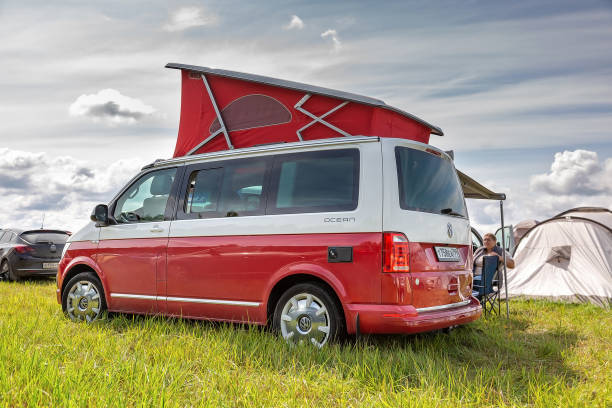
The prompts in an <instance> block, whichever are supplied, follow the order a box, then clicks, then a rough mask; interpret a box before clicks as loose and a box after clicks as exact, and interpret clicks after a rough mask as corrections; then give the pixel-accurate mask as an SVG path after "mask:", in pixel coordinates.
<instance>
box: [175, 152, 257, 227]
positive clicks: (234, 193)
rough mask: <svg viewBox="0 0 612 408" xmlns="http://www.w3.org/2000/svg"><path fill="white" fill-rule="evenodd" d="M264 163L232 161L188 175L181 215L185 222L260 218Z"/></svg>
mask: <svg viewBox="0 0 612 408" xmlns="http://www.w3.org/2000/svg"><path fill="white" fill-rule="evenodd" d="M266 167H267V161H266V160H234V161H231V162H225V163H223V164H222V167H216V168H208V169H202V170H196V171H193V172H192V173H191V174H190V175H189V182H188V184H187V192H186V196H185V200H184V208H183V212H184V214H185V215H186V216H187V218H218V217H237V216H241V215H257V214H262V213H263V209H264V206H265V202H264V200H263V198H262V197H263V195H262V193H263V185H264V178H265V175H266Z"/></svg>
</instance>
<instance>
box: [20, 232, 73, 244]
mask: <svg viewBox="0 0 612 408" xmlns="http://www.w3.org/2000/svg"><path fill="white" fill-rule="evenodd" d="M21 238H23V239H25V240H26V241H28V242H30V243H32V244H36V243H39V242H41V243H42V242H44V243H47V242H52V243H54V244H65V243H66V240H67V239H68V234H63V233H57V232H27V233H24V234H21Z"/></svg>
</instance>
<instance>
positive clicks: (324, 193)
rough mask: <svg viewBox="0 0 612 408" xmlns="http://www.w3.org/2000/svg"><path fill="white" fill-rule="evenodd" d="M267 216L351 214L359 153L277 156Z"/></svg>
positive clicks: (345, 151) (356, 194) (348, 150)
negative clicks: (284, 214) (331, 212)
mask: <svg viewBox="0 0 612 408" xmlns="http://www.w3.org/2000/svg"><path fill="white" fill-rule="evenodd" d="M274 179H275V184H274V188H273V197H272V200H271V201H272V206H271V208H270V206H269V208H268V213H271V214H283V213H300V212H327V211H351V210H354V209H355V208H357V198H358V195H359V194H358V193H359V150H357V149H344V150H331V151H319V152H307V153H298V154H289V155H283V156H280V157H279V158H278V159H277V164H276V165H275V175H274Z"/></svg>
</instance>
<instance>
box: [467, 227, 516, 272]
mask: <svg viewBox="0 0 612 408" xmlns="http://www.w3.org/2000/svg"><path fill="white" fill-rule="evenodd" d="M482 240H483V242H484V246H481V247H480V248H478V249H477V250H476V252H474V266H473V269H472V272H473V273H474V276H480V275H482V264H483V257H485V256H497V257H498V258H499V261H498V263H497V273H496V274H495V275H496V277H497V276H498V275H499V271H500V266H501V265H502V264H503V262H504V257H503V252H502V251H503V250H502V248H501V247H499V246H498V245H497V244H496V243H497V239H496V238H495V235H493V234H491V233H490V232H489V233H486V234H485V235H484V237H483V239H482ZM506 266H507V267H508V268H510V269H513V268H514V259H512V256H511V255H510V253H509V252H508V251H506Z"/></svg>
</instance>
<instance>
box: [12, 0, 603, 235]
mask: <svg viewBox="0 0 612 408" xmlns="http://www.w3.org/2000/svg"><path fill="white" fill-rule="evenodd" d="M0 39H1V40H0V61H1V63H0V195H1V196H2V207H1V208H2V209H1V210H0V227H7V226H12V227H20V228H38V227H40V226H41V223H42V220H43V217H44V225H45V227H49V228H62V229H69V230H73V231H74V230H77V229H78V228H79V227H80V226H82V225H83V224H85V223H86V222H88V218H89V214H90V213H91V210H92V209H93V207H94V206H95V204H97V203H100V202H108V201H109V200H110V199H111V198H112V197H113V196H114V194H115V193H116V192H117V191H118V190H119V189H120V188H121V187H122V186H123V185H124V184H125V183H126V182H127V181H128V180H129V179H131V178H132V177H133V176H134V175H135V174H136V173H137V172H138V170H139V169H140V168H141V167H142V166H143V165H145V164H147V163H150V162H152V161H154V160H155V159H158V158H168V157H171V156H172V153H173V150H174V144H175V142H176V135H177V130H178V122H179V112H180V77H179V73H178V71H175V70H169V69H165V68H164V65H165V64H166V63H168V62H180V63H185V64H191V65H202V66H209V67H214V68H224V69H231V70H236V71H243V72H250V73H255V74H260V75H266V76H273V77H279V78H283V79H288V80H293V81H299V82H305V83H309V84H313V85H319V86H324V87H329V88H334V89H340V90H343V91H348V92H354V93H358V94H363V95H368V96H371V97H374V98H378V99H382V100H384V101H385V102H386V103H388V104H389V105H392V106H395V107H398V108H400V109H402V110H405V111H408V112H410V113H412V114H415V115H417V116H419V117H421V118H423V119H424V120H426V121H428V122H430V123H433V124H435V125H437V126H439V127H441V128H442V129H443V130H444V133H445V136H443V137H438V136H432V137H431V140H430V143H431V144H433V145H435V146H437V147H440V148H443V149H445V150H453V151H454V152H455V163H456V166H457V168H459V169H460V170H462V171H464V172H466V173H468V174H470V175H471V176H472V177H474V178H475V179H477V180H478V181H480V182H481V183H483V184H484V185H486V186H487V187H489V188H491V189H493V190H495V191H500V192H504V193H506V195H507V197H508V198H507V200H506V202H505V203H504V206H505V221H506V223H507V224H512V223H514V224H515V223H517V222H519V221H521V220H525V219H537V220H544V219H547V218H550V217H552V216H554V215H555V214H557V213H559V212H561V211H563V210H566V209H569V208H572V207H576V206H586V205H588V206H604V207H607V208H611V206H612V52H611V50H612V2H611V1H609V0H608V1H590V0H585V1H580V2H576V1H513V2H501V1H499V2H491V1H465V2H455V1H424V0H423V1H385V2H365V1H345V2H343V1H335V2H329V1H267V2H249V1H242V2H240V1H233V0H230V1H227V0H226V1H195V2H159V1H146V2H145V1H131V2H124V1H105V2H93V1H86V0H78V1H77V0H67V1H56V2H49V1H40V2H38V1H28V2H23V1H12V0H0ZM468 209H469V213H470V219H471V222H472V224H473V225H475V226H476V227H477V228H478V229H479V230H480V231H481V232H482V233H484V232H488V231H491V230H494V229H495V228H496V227H497V225H498V224H499V203H497V202H487V201H476V200H468Z"/></svg>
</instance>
